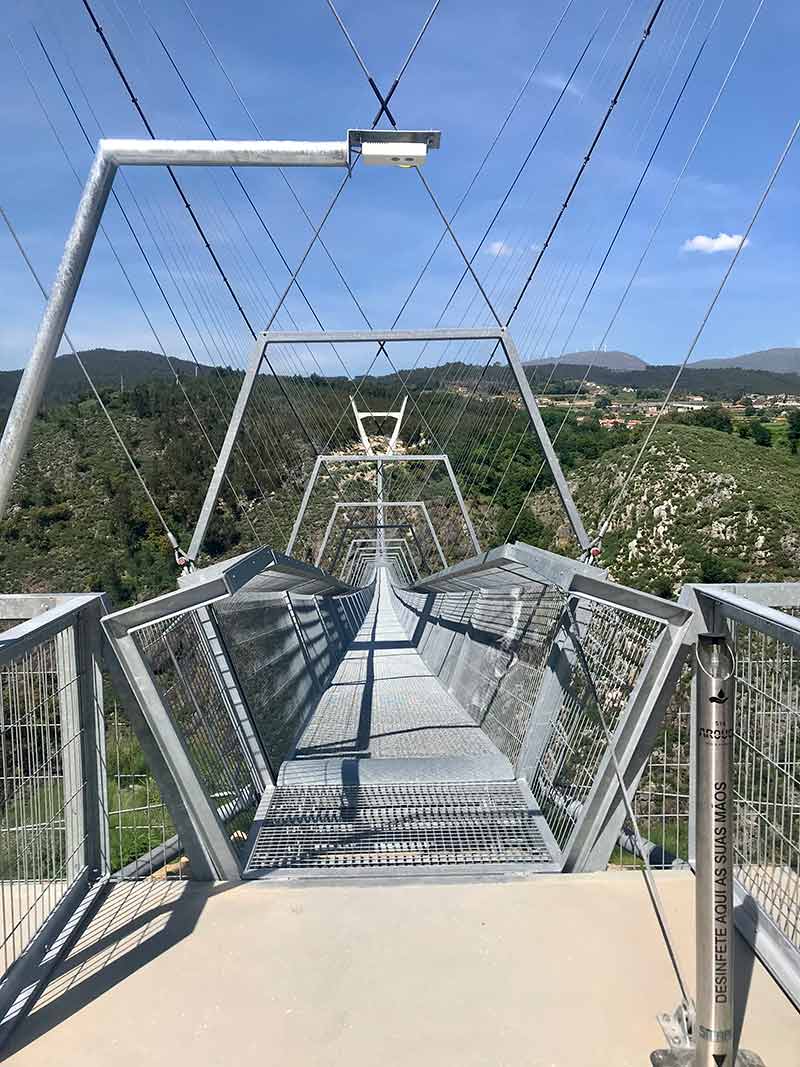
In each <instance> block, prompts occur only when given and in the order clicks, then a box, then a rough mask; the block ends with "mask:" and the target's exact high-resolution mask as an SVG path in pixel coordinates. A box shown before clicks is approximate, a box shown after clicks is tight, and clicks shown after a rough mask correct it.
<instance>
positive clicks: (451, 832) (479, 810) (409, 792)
mask: <svg viewBox="0 0 800 1067" xmlns="http://www.w3.org/2000/svg"><path fill="white" fill-rule="evenodd" d="M526 792H527V790H524V789H523V787H522V786H521V785H520V784H519V783H517V782H487V783H438V784H437V783H432V784H427V783H426V784H414V785H407V784H400V783H398V784H391V785H355V786H346V785H344V786H279V787H278V788H277V789H275V790H274V792H273V793H272V796H271V798H270V801H269V805H268V807H267V809H266V811H265V813H264V816H263V820H262V821H261V823H260V826H259V829H258V834H257V837H256V841H255V844H254V847H253V850H252V853H251V855H250V859H249V862H248V864H247V868H246V870H245V877H248V876H249V877H258V876H259V873H263V872H265V871H270V870H273V871H274V870H280V869H287V868H290V869H296V868H312V869H313V868H317V869H319V868H328V869H331V868H334V869H343V868H349V869H359V868H360V869H364V868H387V867H412V868H418V867H454V866H464V865H470V866H471V865H478V866H482V865H484V864H490V865H497V864H525V865H531V864H533V865H536V866H538V867H541V868H543V869H548V870H551V869H555V868H554V866H553V856H552V853H551V849H550V847H549V846H548V841H547V837H546V827H544V826H543V820H542V817H541V815H540V814H539V813H538V812H536V811H535V810H534V809H533V808H532V807H531V805H530V801H529V799H528V797H527V796H526V795H525V794H526Z"/></svg>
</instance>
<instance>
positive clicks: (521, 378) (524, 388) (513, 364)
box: [500, 330, 592, 549]
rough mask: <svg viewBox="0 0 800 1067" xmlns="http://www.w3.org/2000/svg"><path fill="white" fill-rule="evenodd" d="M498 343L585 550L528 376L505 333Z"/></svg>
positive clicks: (583, 535) (578, 520)
mask: <svg viewBox="0 0 800 1067" xmlns="http://www.w3.org/2000/svg"><path fill="white" fill-rule="evenodd" d="M500 343H501V345H502V347H503V351H504V352H505V355H506V359H507V361H508V365H509V367H510V368H511V373H512V374H513V375H514V379H515V381H516V383H517V388H518V389H519V393H520V396H521V397H522V403H523V404H524V405H525V410H526V411H527V412H528V418H529V419H530V420H531V426H533V431H534V433H535V434H536V436H537V438H538V440H539V445H540V447H541V449H542V452H543V453H544V458H545V462H546V463H547V466H548V467H549V468H550V473H551V474H552V475H553V481H554V482H555V483H556V489H557V490H558V495H559V496H560V497H561V503H562V504H563V505H564V510H565V511H566V513H567V518H568V519H569V522H570V526H572V529H573V532H574V533H575V537H576V538H577V540H578V544H579V545H580V547H581V548H582V549H587V548H588V547H589V546H590V545H591V543H592V542H591V538H590V537H589V535H588V534H587V532H586V527H585V526H584V525H583V519H582V518H581V514H580V512H579V511H578V508H577V505H576V504H575V501H574V499H573V497H572V491H571V489H570V487H569V485H568V484H567V479H566V478H565V477H564V472H563V471H562V469H561V464H560V463H559V462H558V456H557V455H556V453H555V449H554V448H553V443H552V441H551V440H550V435H549V433H548V432H547V427H546V426H545V424H544V420H543V419H542V415H541V412H540V411H539V406H538V404H537V403H536V397H535V396H534V395H533V390H532V389H531V386H530V382H529V381H528V377H527V375H526V374H525V368H524V367H523V366H522V360H521V359H520V358H519V353H518V352H517V347H516V345H515V344H514V342H513V341H512V339H511V335H510V334H509V333H508V332H507V331H506V330H503V331H502V336H501V338H500Z"/></svg>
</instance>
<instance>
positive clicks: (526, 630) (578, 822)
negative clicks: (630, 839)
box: [396, 542, 691, 870]
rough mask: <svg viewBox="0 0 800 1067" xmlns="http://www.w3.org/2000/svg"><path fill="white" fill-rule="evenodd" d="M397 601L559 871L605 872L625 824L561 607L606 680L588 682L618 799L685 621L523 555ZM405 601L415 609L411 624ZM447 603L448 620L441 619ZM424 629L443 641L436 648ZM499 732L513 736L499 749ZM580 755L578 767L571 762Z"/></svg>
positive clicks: (581, 569) (679, 653)
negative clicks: (547, 842) (502, 759)
mask: <svg viewBox="0 0 800 1067" xmlns="http://www.w3.org/2000/svg"><path fill="white" fill-rule="evenodd" d="M396 595H397V596H398V598H399V602H400V611H401V613H403V612H405V616H404V617H405V620H406V623H407V624H408V625H409V627H412V628H415V629H416V630H417V639H418V641H419V651H420V652H421V654H422V655H423V658H426V657H427V661H428V663H429V666H430V667H431V669H432V670H434V671H435V673H437V674H438V676H439V677H440V679H441V680H442V681H443V682H444V684H446V685H447V686H448V688H449V689H450V690H451V692H452V693H453V695H454V696H455V697H456V699H457V700H459V701H460V702H461V703H462V704H463V706H464V707H466V708H468V709H470V708H472V709H473V713H474V715H475V716H476V717H477V718H478V720H479V721H480V722H481V724H482V725H483V727H484V729H486V730H487V732H490V736H492V738H493V740H494V741H495V743H496V744H497V745H498V747H499V748H500V749H501V751H503V752H504V753H505V754H506V755H507V756H508V757H509V759H510V760H511V762H512V764H513V765H514V768H515V770H516V771H517V773H518V774H519V775H521V776H522V777H524V778H525V779H526V780H527V781H528V784H529V785H530V786H531V789H532V791H533V793H534V796H535V797H536V799H537V800H538V802H539V803H540V804H541V805H542V807H543V810H544V813H545V816H546V817H547V819H548V823H549V825H550V828H551V830H552V831H553V833H554V836H555V838H556V840H557V843H558V847H559V850H560V853H561V863H562V865H563V867H564V869H565V870H599V869H602V868H603V867H605V866H606V864H607V862H608V857H609V855H610V853H611V850H612V848H613V846H614V844H615V843H616V841H617V839H618V837H619V834H620V832H621V830H622V826H623V823H624V820H625V809H624V801H623V797H622V793H621V791H620V788H619V783H618V780H617V776H616V770H615V768H614V760H613V757H612V753H611V751H609V746H607V745H606V744H605V739H604V737H603V736H602V731H601V730H600V726H599V722H598V721H597V715H596V714H593V712H592V709H591V707H590V705H591V701H592V698H591V696H590V694H589V691H588V690H587V688H586V686H585V679H583V678H582V674H581V667H580V665H579V664H578V663H577V662H576V659H575V655H574V649H573V647H572V642H571V641H570V640H569V639H568V637H567V630H566V620H567V614H568V613H567V611H566V605H567V602H568V600H569V601H571V602H572V604H573V610H574V613H575V616H576V619H577V622H578V626H579V628H580V629H581V630H582V631H583V633H584V637H585V638H586V639H587V641H588V657H587V661H588V662H589V663H590V665H591V666H592V669H593V670H595V669H596V670H597V671H598V672H600V674H605V677H603V678H600V679H597V678H595V679H594V680H595V682H597V681H598V680H599V682H600V688H601V690H603V691H604V692H606V693H607V694H608V699H609V700H610V701H611V703H612V704H613V708H611V707H608V708H606V709H604V717H605V718H606V719H608V720H609V722H610V725H611V728H612V733H613V736H614V750H615V752H616V756H617V760H618V762H619V764H620V766H621V767H622V768H623V770H624V776H625V781H626V786H627V789H628V792H629V794H630V793H632V792H633V791H634V790H635V788H636V784H637V783H638V780H639V777H640V776H641V773H642V771H643V769H644V766H645V764H646V762H647V759H648V756H649V753H650V750H651V747H652V743H653V738H654V736H655V733H656V731H657V730H658V727H659V726H660V723H661V721H662V719H663V715H664V710H665V708H666V705H667V703H668V701H669V698H670V696H671V694H672V692H673V690H674V687H675V684H676V682H677V677H678V674H679V671H680V667H681V663H682V662H683V659H684V658H685V655H686V651H687V649H686V641H687V634H688V630H689V627H690V623H691V612H690V611H689V610H688V609H687V608H685V607H682V606H680V605H678V604H674V603H672V602H670V601H667V600H663V599H661V598H660V597H656V596H652V595H650V594H648V593H643V592H640V591H639V590H636V589H630V588H628V587H626V586H623V585H619V584H617V583H615V582H612V581H610V580H608V579H607V577H606V574H605V572H604V571H602V570H601V569H599V568H596V567H591V566H589V565H587V564H585V563H581V562H580V561H577V560H572V559H569V558H567V557H565V556H560V555H556V554H555V553H552V552H546V551H545V550H543V549H539V548H535V547H533V546H531V545H526V544H524V543H523V542H516V543H515V544H512V545H503V546H500V547H498V548H495V549H492V550H491V551H489V552H486V553H483V554H481V555H480V556H476V557H474V558H473V559H470V560H465V561H464V562H463V563H460V564H457V565H455V566H453V567H450V568H447V569H446V570H444V571H441V572H439V573H438V574H435V575H432V576H431V577H429V578H426V579H424V580H422V581H420V582H417V583H415V584H414V585H413V586H409V587H408V588H407V589H406V590H405V591H404V590H398V591H397V594H396ZM412 601H413V602H414V604H416V605H417V606H419V605H423V606H422V607H420V610H419V612H417V611H416V607H414V606H412ZM451 601H452V602H453V603H454V604H456V605H457V606H456V607H454V608H452V609H448V607H447V604H448V603H450V602H451ZM415 613H416V615H417V617H416V618H414V617H413V616H414V615H415ZM456 617H457V618H456ZM437 626H438V627H440V628H442V629H443V630H446V631H447V636H446V639H445V638H443V639H442V640H441V641H439V640H438V639H437V636H436V634H435V633H434V632H433V630H434V629H435V628H436V627H437ZM503 628H505V629H503ZM615 671H616V672H617V674H618V675H619V677H617V678H616V679H615V678H614V677H613V675H614V672H615ZM515 672H516V673H517V674H518V675H520V680H516V679H515V677H514V675H515ZM476 701H477V702H478V703H476ZM478 704H480V707H479V706H478ZM503 718H505V719H507V720H508V722H507V723H504V722H503V721H502V720H503ZM509 723H510V724H511V726H512V728H513V730H514V731H515V736H514V738H513V739H512V740H509V743H508V744H504V740H503V737H504V734H503V731H506V732H507V730H508V725H509ZM512 741H513V743H512ZM509 746H510V747H509ZM580 749H585V750H586V754H587V755H586V759H585V760H583V759H577V757H576V755H575V754H576V753H577V752H578V750H580Z"/></svg>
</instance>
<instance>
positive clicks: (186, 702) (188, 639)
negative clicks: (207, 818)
mask: <svg viewBox="0 0 800 1067" xmlns="http://www.w3.org/2000/svg"><path fill="white" fill-rule="evenodd" d="M134 637H135V641H136V644H137V647H138V649H139V652H140V654H141V655H142V657H143V659H144V660H145V662H146V663H147V665H148V666H149V668H150V671H151V673H152V675H153V678H154V679H155V681H156V684H157V685H158V687H159V690H160V692H161V695H162V698H163V699H164V701H165V703H166V705H167V707H168V709H169V714H170V717H171V719H172V722H173V725H174V726H175V727H176V728H177V730H178V732H179V734H180V736H181V738H182V740H183V742H184V744H185V746H186V748H187V750H188V752H189V755H190V757H191V760H192V763H193V765H194V767H195V770H196V773H197V774H198V777H199V778H200V781H201V782H202V784H203V787H204V789H205V791H206V794H207V796H208V797H209V799H210V800H211V802H212V803H213V805H214V807H215V808H216V811H217V814H218V815H219V817H220V820H221V821H222V823H223V824H224V826H225V828H226V830H227V831H228V833H229V835H230V837H231V840H232V841H233V843H234V845H235V846H236V847H237V849H239V850H241V849H242V848H243V847H244V844H245V841H246V839H247V833H248V831H249V829H250V825H251V823H252V821H253V816H254V815H255V809H256V806H257V804H258V801H259V799H260V797H261V783H260V782H259V781H258V779H257V778H256V776H255V775H254V773H253V769H252V767H251V764H250V762H249V760H248V758H247V755H246V750H245V748H244V746H243V744H242V739H241V737H240V735H239V734H238V733H237V730H236V727H235V724H234V722H233V720H232V716H231V710H230V706H229V704H228V702H227V701H226V699H225V693H224V688H223V686H222V684H221V681H220V677H219V672H218V669H217V666H216V664H215V661H214V655H213V651H212V649H211V648H210V646H209V641H208V637H207V634H206V632H205V629H204V626H203V620H202V618H201V615H200V612H199V611H187V612H184V613H183V614H182V615H178V616H176V617H174V618H169V619H162V620H159V621H158V622H154V623H151V624H150V625H148V626H145V627H142V628H141V629H139V630H137V631H136V633H135V635H134Z"/></svg>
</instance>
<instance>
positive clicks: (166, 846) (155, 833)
mask: <svg viewBox="0 0 800 1067" xmlns="http://www.w3.org/2000/svg"><path fill="white" fill-rule="evenodd" d="M104 708H105V714H104V725H105V740H106V779H107V789H108V836H109V849H108V851H109V866H110V869H111V872H112V874H113V875H114V876H115V877H117V878H119V877H122V878H156V879H162V878H184V877H186V874H187V866H186V860H185V857H184V856H183V855H182V852H181V846H180V841H179V840H178V837H177V835H176V833H175V827H174V825H173V823H172V819H171V817H170V814H169V811H168V810H167V807H166V805H165V804H164V801H163V800H162V798H161V794H160V792H159V789H158V785H157V784H156V780H155V778H153V775H152V774H151V773H150V770H149V768H148V766H147V763H146V761H145V758H144V753H143V752H142V749H141V746H140V744H139V741H138V738H137V737H136V734H135V733H134V731H133V729H132V728H131V725H130V723H129V721H128V718H127V716H126V715H125V712H124V710H123V708H122V707H121V706H120V704H119V701H118V700H117V699H116V697H115V696H114V694H113V692H112V691H111V690H110V689H109V687H108V686H107V687H106V696H105V700H104Z"/></svg>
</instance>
